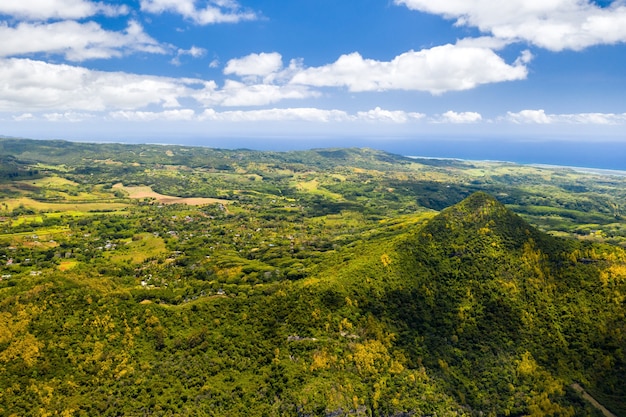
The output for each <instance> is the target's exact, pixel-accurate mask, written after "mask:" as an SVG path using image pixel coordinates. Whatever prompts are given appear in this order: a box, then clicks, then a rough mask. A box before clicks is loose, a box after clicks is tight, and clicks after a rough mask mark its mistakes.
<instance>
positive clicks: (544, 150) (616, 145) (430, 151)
mask: <svg viewBox="0 0 626 417" xmlns="http://www.w3.org/2000/svg"><path fill="white" fill-rule="evenodd" d="M388 150H389V151H392V152H393V151H395V152H397V153H401V154H403V155H419V156H427V157H441V158H458V159H468V160H494V161H509V162H515V163H520V164H543V165H560V166H570V167H586V168H597V169H605V170H619V171H625V170H626V141H624V142H617V141H611V142H593V143H591V142H566V141H545V142H540V141H511V140H507V141H496V140H481V141H467V140H458V141H445V142H441V141H440V142H421V143H418V144H413V145H411V146H399V147H397V148H394V147H390V149H388Z"/></svg>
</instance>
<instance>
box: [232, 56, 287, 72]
mask: <svg viewBox="0 0 626 417" xmlns="http://www.w3.org/2000/svg"><path fill="white" fill-rule="evenodd" d="M282 67H283V58H282V56H281V55H280V54H279V53H277V52H271V53H266V52H262V53H260V54H250V55H248V56H245V57H243V58H237V59H231V60H230V61H228V62H227V63H226V68H224V74H226V75H230V74H234V75H239V76H266V75H270V74H272V73H275V72H277V71H278V70H280V69H281V68H282Z"/></svg>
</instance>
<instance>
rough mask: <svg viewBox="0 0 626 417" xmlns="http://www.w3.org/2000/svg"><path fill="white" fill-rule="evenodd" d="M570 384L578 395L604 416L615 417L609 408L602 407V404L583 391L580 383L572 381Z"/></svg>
mask: <svg viewBox="0 0 626 417" xmlns="http://www.w3.org/2000/svg"><path fill="white" fill-rule="evenodd" d="M571 386H572V388H574V389H575V390H576V391H577V392H578V393H580V395H582V396H583V398H584V399H585V400H587V401H589V403H590V404H591V405H593V406H594V407H595V408H596V409H598V410H600V411H601V412H602V414H604V415H605V416H606V417H617V416H616V415H615V414H613V413H611V412H610V411H609V410H607V409H606V408H604V406H603V405H602V404H600V403H599V402H598V401H597V400H596V399H595V398H593V397H592V396H591V395H589V394H588V393H587V391H585V389H584V388H583V387H581V386H580V384H578V383H574V384H572V385H571Z"/></svg>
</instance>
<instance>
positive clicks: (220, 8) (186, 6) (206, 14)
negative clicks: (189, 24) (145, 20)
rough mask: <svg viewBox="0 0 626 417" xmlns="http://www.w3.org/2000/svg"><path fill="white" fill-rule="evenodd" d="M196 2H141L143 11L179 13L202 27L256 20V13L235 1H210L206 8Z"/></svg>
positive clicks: (148, 0) (187, 0)
mask: <svg viewBox="0 0 626 417" xmlns="http://www.w3.org/2000/svg"><path fill="white" fill-rule="evenodd" d="M196 3H197V1H195V0H141V10H143V11H146V12H149V13H164V12H172V13H178V14H180V15H181V16H183V17H185V18H187V19H190V20H193V21H194V22H195V23H197V24H200V25H208V24H215V23H237V22H240V21H245V20H255V19H256V18H257V16H256V14H255V13H254V12H251V11H248V10H242V9H241V7H240V6H239V4H238V3H237V2H235V1H233V0H209V1H205V2H202V3H206V6H205V7H204V8H198V7H197V6H196Z"/></svg>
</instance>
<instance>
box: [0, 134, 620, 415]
mask: <svg viewBox="0 0 626 417" xmlns="http://www.w3.org/2000/svg"><path fill="white" fill-rule="evenodd" d="M0 157H1V158H2V160H3V161H6V162H7V164H6V165H5V164H3V167H7V168H6V169H5V170H4V171H2V172H7V173H8V172H19V175H18V176H14V177H11V176H10V175H6V176H4V177H2V182H1V183H0V193H1V194H2V196H3V197H5V198H4V199H3V201H2V205H0V229H1V232H0V233H1V234H0V272H1V274H2V280H0V375H2V376H3V377H2V378H0V415H9V416H10V415H58V414H60V415H68V416H69V415H76V416H90V415H105V416H106V415H112V416H113V415H115V416H121V415H127V416H135V415H153V416H168V415H199V416H202V415H206V416H223V415H245V416H348V415H350V416H358V415H361V416H396V417H400V416H411V415H435V414H436V415H438V416H446V415H457V416H458V415H475V416H480V415H485V414H487V415H517V416H521V415H534V416H539V415H565V416H571V415H580V416H583V415H598V411H597V410H595V409H594V407H593V406H592V405H590V404H589V403H587V402H586V401H585V400H583V399H582V398H581V396H580V395H579V394H578V393H577V391H576V390H574V389H573V388H571V387H570V386H571V384H572V383H574V382H578V383H580V384H581V385H582V386H584V387H585V389H586V391H587V392H589V393H590V394H592V395H593V396H594V397H595V398H596V399H597V400H598V401H600V402H601V403H602V404H603V405H604V406H606V407H607V408H608V409H610V410H611V411H612V412H613V413H615V414H616V415H620V416H623V415H626V405H625V403H624V398H626V384H625V383H624V379H623V375H624V374H625V373H626V357H625V352H624V346H626V340H625V339H626V324H625V323H626V321H625V320H624V317H625V314H626V311H625V300H626V252H625V251H624V250H623V249H621V248H620V247H619V246H614V245H611V244H607V243H602V242H601V241H609V240H610V241H611V242H614V243H618V244H619V243H621V242H622V238H623V237H624V236H626V231H625V229H624V228H623V227H621V226H622V225H621V223H620V221H621V220H620V219H621V216H622V213H621V210H622V207H623V206H624V203H625V199H626V191H624V190H625V189H626V187H624V180H623V179H621V178H619V177H599V176H597V175H590V174H580V173H575V172H573V171H563V170H549V169H545V168H531V167H520V166H512V165H510V164H499V163H493V164H487V163H479V162H463V161H437V160H419V159H408V158H403V157H400V156H395V155H389V154H386V153H383V152H378V151H374V150H368V149H365V150H359V149H324V150H311V151H306V152H288V153H273V152H254V151H248V150H215V149H202V148H189V147H178V146H152V145H120V144H101V145H96V144H78V143H68V142H61V141H45V142H39V141H23V140H11V139H1V140H0ZM29 172H32V173H33V175H32V178H31V177H28V176H29V175H30V174H28V173H29ZM27 177H28V181H24V180H25V178H27ZM548 182H549V184H548ZM118 183H122V184H124V185H125V186H131V185H136V186H146V187H147V186H152V190H153V191H157V192H159V193H161V194H163V195H165V196H176V197H213V198H221V199H227V200H228V204H226V203H215V204H208V205H201V206H191V205H184V204H165V202H163V201H158V200H155V199H137V200H131V199H129V198H128V197H127V195H126V194H125V193H123V192H121V191H120V190H119V189H118V188H114V187H113V186H114V185H115V184H118ZM477 191H478V192H477ZM485 192H488V193H489V194H486V193H485ZM491 195H495V196H497V199H495V198H493V197H491ZM94 202H95V203H96V206H95V207H94V206H93V204H94ZM503 203H506V204H508V206H505V205H503ZM60 204H71V207H72V208H71V211H70V209H68V208H67V207H70V206H60ZM114 204H117V205H114ZM58 207H64V209H58ZM511 209H513V210H514V211H515V212H516V213H518V214H515V213H513V211H511ZM57 210H61V211H57ZM439 210H441V212H439V213H437V211H439ZM520 215H521V216H523V217H520ZM527 221H530V222H531V223H532V224H533V225H534V226H532V225H531V224H530V223H529V222H527ZM546 230H548V231H550V232H551V233H552V234H556V233H559V234H562V235H568V236H577V237H579V238H584V239H573V238H570V239H561V238H556V237H554V236H552V235H550V234H546V233H544V231H546Z"/></svg>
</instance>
